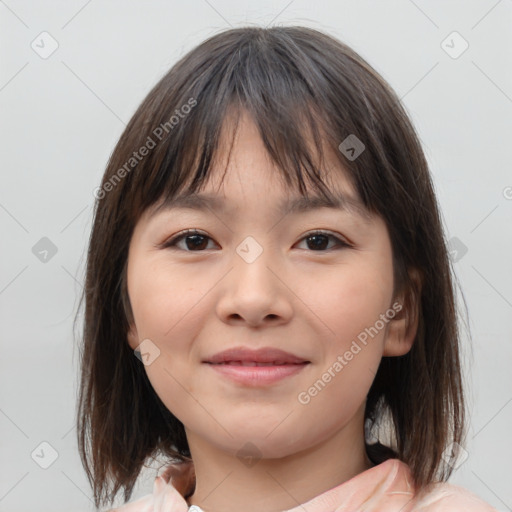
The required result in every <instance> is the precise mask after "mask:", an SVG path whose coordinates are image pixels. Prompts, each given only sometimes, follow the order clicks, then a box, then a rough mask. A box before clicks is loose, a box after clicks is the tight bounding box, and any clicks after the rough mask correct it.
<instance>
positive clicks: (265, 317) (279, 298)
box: [216, 248, 293, 327]
mask: <svg viewBox="0 0 512 512" xmlns="http://www.w3.org/2000/svg"><path fill="white" fill-rule="evenodd" d="M239 249H240V250H239V251H237V252H235V253H234V255H233V259H232V269H231V271H230V272H229V273H228V274H227V275H226V277H225V279H223V280H222V283H221V287H220V294H221V295H220V299H219V300H218V301H217V306H216V311H217V315H218V316H219V318H220V319H221V320H222V321H223V322H225V323H229V324H232V325H236V324H246V325H248V326H250V327H259V326H263V325H265V324H269V325H273V326H275V325H281V324H284V323H287V322H289V321H290V318H291V317H292V314H293V307H292V302H291V300H292V296H293V292H292V291H291V290H290V283H287V282H286V279H287V278H286V277H285V276H283V272H282V270H281V271H280V266H279V265H278V263H277V262H276V258H275V257H273V255H272V254H270V251H265V250H263V251H262V252H261V254H259V255H258V256H257V257H256V258H255V259H253V258H246V257H245V254H244V252H243V248H239Z"/></svg>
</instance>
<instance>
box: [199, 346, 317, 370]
mask: <svg viewBox="0 0 512 512" xmlns="http://www.w3.org/2000/svg"><path fill="white" fill-rule="evenodd" d="M202 362H203V363H209V364H212V365H234V366H285V365H301V364H305V363H309V362H310V361H307V360H306V359H304V358H302V357H299V356H297V355H295V354H291V353H289V352H285V351H284V350H280V349H277V348H273V347H263V348H260V349H258V350H254V349H250V348H247V347H233V348H230V349H227V350H224V351H222V352H219V353H217V354H215V355H213V356H211V357H209V358H207V359H206V360H203V361H202Z"/></svg>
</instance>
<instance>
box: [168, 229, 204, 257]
mask: <svg viewBox="0 0 512 512" xmlns="http://www.w3.org/2000/svg"><path fill="white" fill-rule="evenodd" d="M182 240H184V241H185V245H184V247H185V248H183V246H181V247H179V246H178V244H179V243H180V242H181V241H182ZM208 240H211V238H210V237H209V236H207V235H205V234H203V233H201V232H199V231H197V230H195V229H188V230H187V231H182V232H181V233H178V234H177V235H176V236H174V237H173V238H171V239H170V240H169V241H167V242H165V244H164V245H163V247H164V248H174V247H177V248H178V249H181V250H184V251H188V252H201V251H202V250H204V249H206V248H207V245H208Z"/></svg>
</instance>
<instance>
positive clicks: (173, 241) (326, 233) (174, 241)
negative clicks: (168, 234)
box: [161, 229, 352, 252]
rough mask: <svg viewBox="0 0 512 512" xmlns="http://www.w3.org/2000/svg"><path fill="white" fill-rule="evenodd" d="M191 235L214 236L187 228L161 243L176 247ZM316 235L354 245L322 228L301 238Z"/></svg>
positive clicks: (346, 244) (167, 247)
mask: <svg viewBox="0 0 512 512" xmlns="http://www.w3.org/2000/svg"><path fill="white" fill-rule="evenodd" d="M191 235H200V236H203V237H205V238H209V239H210V240H212V238H210V237H209V236H208V235H206V234H205V233H202V232H201V231H197V230H195V229H187V230H185V231H181V232H180V233H177V234H176V235H175V236H173V237H172V238H171V239H169V240H168V241H166V242H164V243H163V244H162V245H161V248H162V249H175V248H176V245H177V244H178V242H180V241H181V240H184V239H185V238H186V237H187V236H191ZM316 235H322V236H326V237H328V238H332V239H334V240H336V241H337V245H338V246H339V247H340V248H342V249H343V248H349V247H352V245H350V244H349V243H347V242H345V241H344V240H341V239H340V238H339V237H337V236H335V235H334V234H333V233H331V232H329V231H322V230H315V231H311V232H310V233H307V234H306V235H305V236H303V237H302V238H301V239H300V241H302V240H305V239H307V238H310V237H313V236H316ZM332 249H333V248H332V247H331V248H330V249H325V250H319V251H313V250H312V251H311V252H327V251H330V250H332ZM178 250H179V249H178ZM183 250H184V251H185V252H204V250H202V251H201V250H200V251H191V250H188V249H183Z"/></svg>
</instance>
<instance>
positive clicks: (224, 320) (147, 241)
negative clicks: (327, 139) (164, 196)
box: [127, 117, 412, 458]
mask: <svg viewBox="0 0 512 512" xmlns="http://www.w3.org/2000/svg"><path fill="white" fill-rule="evenodd" d="M221 163H222V164H223V163H224V161H222V158H221V159H219V166H218V167H215V168H214V169H213V171H214V172H213V174H212V179H211V180H210V181H209V182H208V184H207V185H206V186H205V187H204V189H203V190H201V191H200V192H199V194H198V195H207V194H208V195H210V196H214V199H215V198H217V199H218V200H219V202H218V204H217V205H215V204H214V203H210V204H208V206H207V207H205V208H203V209H201V208H198V207H197V206H195V207H191V206H190V204H189V206H188V207H185V206H184V205H181V206H179V207H173V208H169V209H167V210H162V211H160V212H159V213H158V214H153V210H148V211H147V212H146V213H145V214H144V215H143V216H142V217H141V219H140V220H139V222H138V224H137V225H136V227H135V230H134V233H133V237H132V240H131V244H130V249H129V257H128V274H127V279H128V294H129V298H130V303H131V307H132V311H133V316H134V323H133V325H132V328H131V331H130V334H129V338H128V342H129V344H130V346H131V348H132V349H135V348H137V347H138V346H139V345H140V344H141V343H142V342H143V345H142V348H143V350H142V352H145V353H147V354H149V355H147V356H146V361H147V363H146V364H145V366H144V368H145V371H146V372H147V375H148V378H149V380H150V382H151V384H152V386H153V388H154V390H155V392H156V393H157V394H158V396H159V397H160V398H161V400H162V401H163V403H164V404H165V405H166V406H167V408H168V409H169V410H170V411H171V412H172V413H173V414H174V415H175V416H176V417H177V418H178V419H179V420H180V421H181V422H182V423H183V424H184V425H185V429H186V431H187V434H189V433H193V434H194V436H196V437H200V438H201V439H203V440H204V442H207V443H210V444H211V445H213V446H215V447H217V448H219V449H222V450H225V451H226V452H229V453H233V454H234V453H236V452H237V451H238V450H239V449H240V448H241V447H243V446H244V445H245V444H246V443H247V442H248V441H250V442H252V443H253V444H255V445H256V446H257V447H258V448H259V450H260V452H261V454H262V456H263V457H269V458H272V457H282V456H286V455H290V454H293V453H295V452H297V451H299V450H303V449H307V448H310V447H313V446H314V445H315V444H316V443H319V442H321V441H324V440H326V439H328V438H329V437H332V436H334V435H336V433H337V432H339V431H340V429H343V428H344V427H346V426H347V425H348V424H349V423H350V422H352V421H354V420H355V419H358V421H359V420H362V411H363V410H364V403H365V399H366V395H367V393H368V390H369V388H370V386H371V384H372V381H373V379H374V376H375V373H376V371H377V368H378V366H379V363H380V360H381V358H382V356H383V355H384V356H395V355H402V354H404V353H406V352H407V351H408V350H409V349H410V346H411V343H412V336H406V335H405V329H404V326H405V323H404V322H405V321H404V318H403V311H402V312H400V310H401V309H402V305H401V302H400V298H397V297H393V266H392V250H391V244H390V239H389V235H388V231H387V229H386V226H385V223H384V222H383V221H382V219H381V218H380V217H377V216H373V217H370V218H365V217H364V216H361V215H359V214H358V212H357V210H355V209H346V208H343V209H342V208H339V207H337V208H332V207H331V208H329V207H326V206H321V207H316V208H313V209H309V210H307V209H306V210H297V211H290V210H284V211H283V210H282V205H283V204H284V203H286V202H287V201H291V200H293V199H295V198H298V197H301V196H300V195H299V193H298V192H297V193H295V192H294V191H292V190H291V189H290V188H289V187H287V186H286V185H285V184H284V183H283V181H282V179H279V178H278V171H277V170H276V168H275V167H274V166H273V164H272V163H271V161H270V160H269V158H268V156H267V154H266V152H265V149H264V146H263V142H262V141H261V139H260V137H259V135H258V132H257V128H256V127H255V125H254V124H253V123H252V122H251V120H250V119H249V118H248V117H242V119H241V123H240V125H239V130H238V135H237V139H236V141H235V145H234V147H233V151H232V154H231V159H230V164H229V167H228V169H227V173H226V175H225V178H224V181H223V183H222V186H220V185H219V183H220V174H222V173H221V172H219V171H220V170H222V171H223V169H224V166H223V165H221ZM326 169H328V171H329V172H328V182H329V186H330V187H331V189H332V190H334V191H336V193H337V195H340V196H341V195H343V196H346V197H347V198H348V199H347V201H353V202H358V201H359V198H358V197H357V195H356V192H355V190H354V188H353V187H352V186H351V184H350V182H349V180H348V179H347V178H346V176H345V174H344V171H343V170H342V169H341V168H340V167H339V165H338V163H337V162H334V160H333V161H332V162H330V163H329V162H328V167H326ZM311 195H315V194H314V192H311ZM361 207H362V205H361ZM184 230H193V231H196V232H197V233H192V234H191V233H188V234H185V235H183V231H184ZM318 231H320V232H321V233H318ZM234 347H237V348H238V347H243V348H247V349H250V350H251V349H253V350H257V349H260V348H262V347H267V348H268V347H271V348H275V349H280V350H283V351H285V352H287V353H290V354H293V355H295V356H297V357H298V358H299V359H301V360H303V361H306V362H305V363H303V364H300V365H294V370H293V372H289V374H288V375H287V376H284V377H281V378H279V379H277V380H273V381H272V379H271V377H272V376H274V377H275V375H276V374H277V373H279V371H281V370H283V365H280V366H281V368H276V365H275V364H274V368H268V367H267V368H260V367H258V368H255V367H252V368H247V367H245V370H244V369H243V368H238V370H241V371H240V372H239V373H238V374H237V375H240V374H243V375H245V376H246V377H247V375H248V374H249V373H251V372H252V373H251V375H252V376H253V378H254V379H256V380H250V381H249V380H242V381H240V380H235V379H233V378H232V377H231V376H229V375H231V373H233V372H235V370H233V366H236V364H235V365H230V366H231V370H230V369H226V366H227V365H226V364H224V365H213V364H210V363H208V362H205V361H209V360H210V359H211V358H212V357H213V356H214V355H215V354H217V353H219V352H221V351H224V350H226V349H231V348H234ZM214 366H216V367H214ZM221 366H222V368H220V367H221ZM284 366H287V369H284V370H283V371H282V374H286V373H287V372H288V371H289V370H290V369H291V366H292V365H290V364H288V365H284ZM255 375H256V377H254V376H255ZM257 375H260V377H257ZM269 376H270V377H269ZM257 379H259V380H257ZM265 379H267V380H265Z"/></svg>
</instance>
